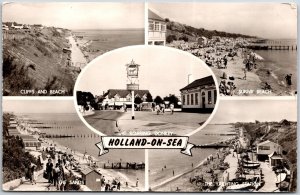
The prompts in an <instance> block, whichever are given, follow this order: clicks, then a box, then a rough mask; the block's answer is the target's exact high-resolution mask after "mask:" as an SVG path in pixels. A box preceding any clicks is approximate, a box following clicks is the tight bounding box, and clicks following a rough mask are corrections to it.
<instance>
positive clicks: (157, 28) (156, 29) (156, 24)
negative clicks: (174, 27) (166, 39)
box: [154, 22, 159, 31]
mask: <svg viewBox="0 0 300 195" xmlns="http://www.w3.org/2000/svg"><path fill="white" fill-rule="evenodd" d="M154 30H155V31H159V22H155V26H154Z"/></svg>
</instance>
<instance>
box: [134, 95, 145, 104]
mask: <svg viewBox="0 0 300 195" xmlns="http://www.w3.org/2000/svg"><path fill="white" fill-rule="evenodd" d="M142 102H143V100H142V98H140V96H136V97H135V98H134V103H135V104H140V103H142Z"/></svg>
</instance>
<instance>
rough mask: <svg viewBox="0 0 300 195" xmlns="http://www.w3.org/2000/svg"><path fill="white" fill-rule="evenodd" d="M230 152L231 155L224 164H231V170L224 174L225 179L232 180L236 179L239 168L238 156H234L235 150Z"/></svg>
mask: <svg viewBox="0 0 300 195" xmlns="http://www.w3.org/2000/svg"><path fill="white" fill-rule="evenodd" d="M230 152H231V154H229V155H227V156H226V157H225V160H224V162H227V163H228V164H229V168H228V169H227V170H226V171H225V172H224V173H223V178H228V180H232V179H234V178H235V177H236V176H235V172H236V170H237V168H238V159H237V154H236V153H235V152H234V156H232V153H233V150H230ZM228 180H227V181H228Z"/></svg>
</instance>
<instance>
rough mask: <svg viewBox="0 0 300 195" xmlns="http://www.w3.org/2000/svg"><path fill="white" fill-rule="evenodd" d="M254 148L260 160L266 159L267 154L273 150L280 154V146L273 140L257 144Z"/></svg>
mask: <svg viewBox="0 0 300 195" xmlns="http://www.w3.org/2000/svg"><path fill="white" fill-rule="evenodd" d="M256 150H257V158H258V159H260V160H266V159H268V158H269V155H271V154H273V153H274V152H275V153H276V154H278V155H281V154H282V147H281V146H280V145H279V144H277V143H275V142H271V141H270V140H267V141H264V142H261V143H259V144H257V149H256Z"/></svg>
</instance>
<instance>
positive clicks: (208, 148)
mask: <svg viewBox="0 0 300 195" xmlns="http://www.w3.org/2000/svg"><path fill="white" fill-rule="evenodd" d="M189 142H191V143H193V144H194V145H195V146H194V147H193V148H192V156H187V155H183V154H180V155H179V154H178V150H174V151H173V150H149V190H150V191H156V192H295V191H296V185H297V100H296V99H295V98H292V99H275V100H267V99H255V100H247V99H244V100H240V99H239V100H220V104H219V107H218V110H217V112H216V114H215V115H214V117H213V119H212V120H211V121H210V123H209V124H208V125H207V126H205V127H204V128H203V129H201V130H199V131H198V132H196V133H194V134H193V135H190V136H189Z"/></svg>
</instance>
